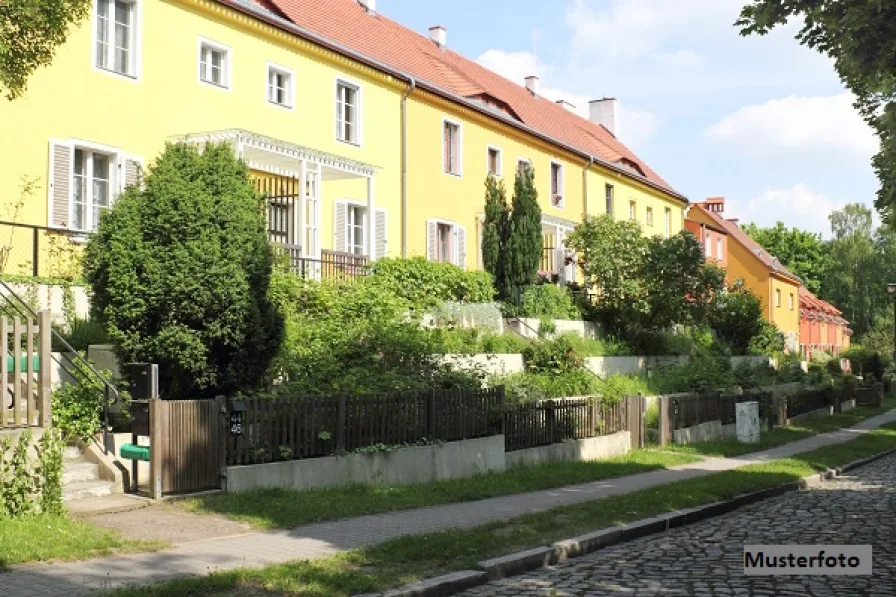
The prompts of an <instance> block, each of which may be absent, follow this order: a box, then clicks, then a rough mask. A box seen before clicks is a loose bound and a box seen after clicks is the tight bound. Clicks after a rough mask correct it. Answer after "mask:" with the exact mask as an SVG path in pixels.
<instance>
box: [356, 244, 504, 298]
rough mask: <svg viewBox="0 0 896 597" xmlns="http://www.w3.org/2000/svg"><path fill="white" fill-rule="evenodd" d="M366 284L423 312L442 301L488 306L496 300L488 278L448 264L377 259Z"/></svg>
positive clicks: (421, 259)
mask: <svg viewBox="0 0 896 597" xmlns="http://www.w3.org/2000/svg"><path fill="white" fill-rule="evenodd" d="M369 283H372V284H375V285H377V286H380V287H381V288H382V289H383V290H385V291H387V292H389V293H390V294H392V295H394V296H396V297H399V298H401V299H404V300H406V301H408V302H409V303H410V304H411V305H412V306H413V307H415V308H418V309H426V308H430V307H433V306H435V305H437V304H439V303H440V302H442V301H456V302H461V303H488V302H491V301H493V300H494V299H495V287H494V285H493V284H492V279H491V276H489V274H488V273H486V272H484V271H465V270H464V269H462V268H460V267H458V266H456V265H452V264H450V263H441V262H438V261H427V260H426V259H424V258H423V257H413V258H411V259H400V258H390V259H380V260H379V261H377V262H376V263H375V264H374V265H373V275H372V276H371V277H370V280H369Z"/></svg>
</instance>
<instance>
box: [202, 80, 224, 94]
mask: <svg viewBox="0 0 896 597" xmlns="http://www.w3.org/2000/svg"><path fill="white" fill-rule="evenodd" d="M199 83H201V84H202V85H206V86H208V87H213V88H215V89H220V90H221V91H230V90H231V87H230V86H229V85H222V84H220V83H213V82H212V81H206V80H205V79H199Z"/></svg>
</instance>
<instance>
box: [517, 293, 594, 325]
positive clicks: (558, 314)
mask: <svg viewBox="0 0 896 597" xmlns="http://www.w3.org/2000/svg"><path fill="white" fill-rule="evenodd" d="M515 311H516V315H517V316H518V317H536V318H539V319H541V318H548V319H581V318H582V312H581V311H580V310H579V308H578V306H577V305H576V304H575V301H573V298H572V295H571V294H570V292H569V290H567V289H566V288H565V287H563V286H557V285H555V284H536V285H533V286H529V287H528V288H526V289H525V290H524V291H523V293H522V296H521V299H520V305H519V308H518V309H516V310H515Z"/></svg>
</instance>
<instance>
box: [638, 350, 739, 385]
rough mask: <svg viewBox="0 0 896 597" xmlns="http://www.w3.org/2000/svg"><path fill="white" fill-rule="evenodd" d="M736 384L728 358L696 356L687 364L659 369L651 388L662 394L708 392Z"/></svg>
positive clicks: (655, 373) (652, 378)
mask: <svg viewBox="0 0 896 597" xmlns="http://www.w3.org/2000/svg"><path fill="white" fill-rule="evenodd" d="M734 385H736V380H735V377H734V372H733V371H732V369H731V362H730V361H729V360H728V359H726V358H714V357H695V358H693V359H691V361H690V362H689V363H687V364H686V365H674V366H671V367H663V368H661V369H658V370H657V371H655V372H654V374H653V376H652V377H651V378H650V386H651V389H653V390H655V391H656V392H657V393H660V394H673V393H676V392H708V391H715V390H723V389H726V388H730V387H732V386H734Z"/></svg>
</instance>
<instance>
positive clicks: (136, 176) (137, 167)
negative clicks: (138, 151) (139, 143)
mask: <svg viewBox="0 0 896 597" xmlns="http://www.w3.org/2000/svg"><path fill="white" fill-rule="evenodd" d="M142 185H143V158H139V157H137V156H133V155H126V156H124V176H123V177H122V190H124V189H126V188H127V187H130V186H142Z"/></svg>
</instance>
